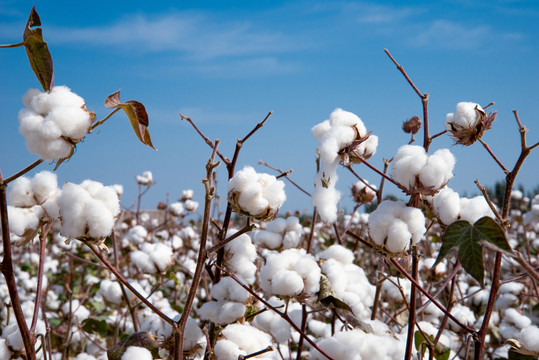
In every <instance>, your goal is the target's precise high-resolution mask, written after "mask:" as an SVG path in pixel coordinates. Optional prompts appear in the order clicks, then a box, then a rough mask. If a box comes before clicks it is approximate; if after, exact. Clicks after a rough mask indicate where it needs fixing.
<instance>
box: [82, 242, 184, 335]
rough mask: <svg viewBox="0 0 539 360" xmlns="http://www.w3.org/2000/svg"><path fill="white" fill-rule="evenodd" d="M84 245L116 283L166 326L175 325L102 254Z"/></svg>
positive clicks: (93, 246) (96, 249)
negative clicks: (120, 284) (115, 279)
mask: <svg viewBox="0 0 539 360" xmlns="http://www.w3.org/2000/svg"><path fill="white" fill-rule="evenodd" d="M85 244H86V246H88V247H89V248H90V250H92V252H93V253H94V254H95V256H97V258H98V259H99V260H100V261H101V262H102V263H103V265H105V266H106V267H107V268H108V269H109V270H110V271H111V272H112V273H113V274H114V276H116V278H117V279H118V281H120V282H121V283H122V284H123V285H124V286H125V287H126V288H128V289H129V291H131V292H132V293H133V295H135V296H136V297H138V298H139V299H140V301H142V302H143V303H144V305H146V306H147V307H149V308H150V309H151V310H152V311H153V312H154V313H155V314H156V315H157V316H159V317H160V318H161V319H163V320H164V321H165V322H167V323H168V324H170V325H172V326H174V325H175V324H176V323H175V322H174V320H172V319H171V318H169V317H168V316H166V315H165V314H163V313H162V312H161V310H159V309H158V308H156V307H155V306H154V305H153V304H152V303H151V302H150V301H148V299H146V298H145V297H144V296H142V295H141V294H140V293H139V292H138V291H137V290H136V289H135V288H134V287H133V286H131V284H129V282H128V281H127V280H126V279H125V278H124V277H123V276H122V274H120V273H119V272H118V270H117V269H116V268H115V267H114V266H113V265H112V264H111V263H110V262H109V261H108V260H107V259H106V258H105V257H104V256H103V254H101V252H100V251H99V249H98V248H97V247H96V246H95V245H90V244H88V243H85Z"/></svg>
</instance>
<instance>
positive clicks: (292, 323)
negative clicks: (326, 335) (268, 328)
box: [221, 268, 333, 360]
mask: <svg viewBox="0 0 539 360" xmlns="http://www.w3.org/2000/svg"><path fill="white" fill-rule="evenodd" d="M221 271H223V272H224V273H226V274H227V275H228V276H230V277H231V278H232V279H233V280H234V281H235V282H237V283H238V284H239V285H240V286H241V287H242V288H244V289H245V290H247V291H248V292H249V294H251V295H253V296H254V297H255V298H256V299H257V300H258V301H260V302H261V303H262V304H264V306H266V307H267V308H269V309H271V310H273V311H274V312H275V313H276V314H277V315H279V316H280V317H282V318H283V319H284V320H286V321H287V322H288V323H289V324H290V326H292V327H293V328H294V330H296V331H297V332H298V333H299V334H300V336H301V337H302V338H304V339H305V340H306V341H307V342H308V343H309V344H311V346H312V347H314V348H315V349H316V350H318V352H320V353H321V354H322V355H324V356H325V357H326V358H328V359H329V360H333V358H332V357H331V356H329V355H328V354H327V353H326V352H325V351H324V350H322V349H321V348H320V347H319V346H318V345H317V344H316V343H315V342H314V341H313V340H312V339H311V338H310V337H308V336H307V334H305V332H302V331H301V329H300V328H299V327H298V326H297V325H296V324H295V323H294V321H292V319H291V318H290V317H289V316H288V314H287V313H286V311H285V312H280V311H279V310H277V308H275V307H274V306H272V305H271V304H270V303H268V302H267V301H266V300H264V299H263V298H261V297H260V296H259V295H258V294H257V293H255V292H254V291H253V290H252V289H251V288H249V287H248V286H247V285H245V284H244V283H243V282H241V281H240V280H239V279H238V278H237V277H236V275H234V274H232V273H230V272H228V271H226V270H225V269H222V268H221Z"/></svg>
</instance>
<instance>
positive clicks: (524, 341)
mask: <svg viewBox="0 0 539 360" xmlns="http://www.w3.org/2000/svg"><path fill="white" fill-rule="evenodd" d="M517 340H518V341H519V342H520V344H521V345H522V347H523V348H525V349H527V350H530V351H534V352H535V353H536V354H537V353H539V327H537V326H534V325H530V326H527V327H525V328H523V329H522V330H520V333H519V334H518V336H517Z"/></svg>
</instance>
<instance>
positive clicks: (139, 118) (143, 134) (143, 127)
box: [105, 90, 157, 150]
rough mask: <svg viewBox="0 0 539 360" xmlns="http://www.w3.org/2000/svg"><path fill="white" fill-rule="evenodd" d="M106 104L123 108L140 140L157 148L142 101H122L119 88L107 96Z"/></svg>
mask: <svg viewBox="0 0 539 360" xmlns="http://www.w3.org/2000/svg"><path fill="white" fill-rule="evenodd" d="M105 106H106V107H107V108H109V109H112V108H120V109H122V110H123V111H124V112H125V114H126V115H127V118H128V119H129V122H130V123H131V126H132V127H133V130H134V131H135V135H137V137H138V139H139V140H140V142H142V143H143V144H145V145H148V146H149V147H151V148H152V149H154V150H157V149H156V148H155V147H154V146H153V144H152V140H151V138H150V132H149V131H148V125H149V120H148V113H146V108H145V107H144V105H143V104H142V103H140V102H138V101H135V100H129V101H126V102H125V103H122V102H121V100H120V90H118V91H116V92H115V93H113V94H110V95H109V96H107V98H106V99H105Z"/></svg>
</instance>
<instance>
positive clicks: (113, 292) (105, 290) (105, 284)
mask: <svg viewBox="0 0 539 360" xmlns="http://www.w3.org/2000/svg"><path fill="white" fill-rule="evenodd" d="M98 293H99V294H101V296H103V298H104V299H105V300H107V301H108V302H110V303H112V304H116V305H120V304H121V303H122V300H123V293H122V288H121V285H120V283H118V282H117V281H110V280H107V279H105V280H103V281H101V282H100V284H99V290H98Z"/></svg>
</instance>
